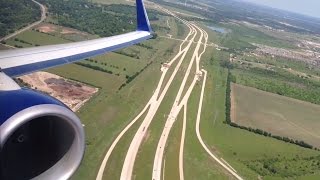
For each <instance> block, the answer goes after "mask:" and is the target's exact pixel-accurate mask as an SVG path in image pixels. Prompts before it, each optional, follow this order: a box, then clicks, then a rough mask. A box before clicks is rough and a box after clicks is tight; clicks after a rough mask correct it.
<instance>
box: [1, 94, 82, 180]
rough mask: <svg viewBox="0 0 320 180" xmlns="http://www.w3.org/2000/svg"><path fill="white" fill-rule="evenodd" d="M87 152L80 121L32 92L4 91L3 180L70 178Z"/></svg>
mask: <svg viewBox="0 0 320 180" xmlns="http://www.w3.org/2000/svg"><path fill="white" fill-rule="evenodd" d="M84 149H85V137H84V130H83V127H82V124H81V122H80V120H79V118H78V117H77V116H76V115H75V114H74V113H73V112H72V111H71V110H70V109H69V108H67V107H66V106H65V105H64V104H63V103H61V102H60V101H58V100H56V99H54V98H52V97H50V96H47V95H45V94H42V93H39V92H36V91H33V90H30V89H19V90H14V91H0V179H1V180H6V179H10V180H14V179H19V180H23V179H46V180H47V179H48V180H51V179H52V180H58V179H68V178H69V177H70V176H71V175H72V174H73V173H74V172H75V171H76V169H77V168H78V166H79V165H80V162H81V160H82V157H83V154H84Z"/></svg>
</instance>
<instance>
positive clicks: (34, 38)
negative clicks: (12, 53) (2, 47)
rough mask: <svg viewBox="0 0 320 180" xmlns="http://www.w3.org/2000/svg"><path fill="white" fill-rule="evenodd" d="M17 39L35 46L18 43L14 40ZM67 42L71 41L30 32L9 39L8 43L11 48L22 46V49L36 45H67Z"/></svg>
mask: <svg viewBox="0 0 320 180" xmlns="http://www.w3.org/2000/svg"><path fill="white" fill-rule="evenodd" d="M15 38H18V39H21V40H24V41H26V42H28V43H31V44H33V45H29V44H26V43H21V42H17V41H15V40H14V39H15ZM67 42H70V41H68V40H65V39H62V38H59V37H55V36H51V35H48V34H44V33H40V32H37V31H32V30H28V31H25V32H23V33H21V34H19V35H17V36H15V37H14V38H11V39H9V40H8V41H7V44H8V45H11V46H14V45H21V46H22V47H32V46H35V45H50V44H60V43H67Z"/></svg>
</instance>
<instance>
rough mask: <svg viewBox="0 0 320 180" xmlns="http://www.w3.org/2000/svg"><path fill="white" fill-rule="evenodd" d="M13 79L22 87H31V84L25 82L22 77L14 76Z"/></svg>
mask: <svg viewBox="0 0 320 180" xmlns="http://www.w3.org/2000/svg"><path fill="white" fill-rule="evenodd" d="M13 80H14V81H15V82H16V83H17V84H19V86H21V87H28V88H31V85H30V84H29V83H27V82H24V81H23V80H22V79H21V78H13Z"/></svg>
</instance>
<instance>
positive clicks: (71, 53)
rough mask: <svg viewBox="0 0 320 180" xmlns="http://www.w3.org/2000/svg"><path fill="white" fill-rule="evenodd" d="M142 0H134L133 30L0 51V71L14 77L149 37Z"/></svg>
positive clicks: (111, 49)
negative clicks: (93, 37)
mask: <svg viewBox="0 0 320 180" xmlns="http://www.w3.org/2000/svg"><path fill="white" fill-rule="evenodd" d="M142 1H143V0H136V6H137V29H136V31H134V32H130V33H126V34H121V35H116V36H112V37H106V38H100V39H95V40H88V41H82V42H74V43H67V44H58V45H49V46H41V47H32V48H23V49H14V50H5V51H0V68H1V69H0V70H2V71H3V72H4V73H5V74H6V75H8V76H11V77H16V76H20V75H24V74H28V73H32V72H35V71H39V70H43V69H47V68H51V67H55V66H60V65H63V64H68V63H72V62H75V61H79V60H82V59H85V58H89V57H93V56H97V55H100V54H105V53H107V52H110V51H114V50H118V49H122V48H125V47H128V46H131V45H133V44H136V43H139V42H142V41H144V40H146V39H149V38H151V37H152V30H151V27H150V22H149V19H148V16H147V13H146V10H145V7H144V4H143V2H142Z"/></svg>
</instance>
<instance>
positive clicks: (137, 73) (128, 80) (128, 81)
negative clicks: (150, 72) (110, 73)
mask: <svg viewBox="0 0 320 180" xmlns="http://www.w3.org/2000/svg"><path fill="white" fill-rule="evenodd" d="M152 63H153V61H151V62H149V63H148V64H147V65H146V66H145V67H143V68H142V69H141V70H140V71H139V72H136V73H135V74H134V75H132V76H129V75H126V79H127V80H126V82H125V83H123V84H121V86H120V87H119V89H118V90H121V89H122V88H124V87H125V86H126V85H127V84H129V83H130V82H131V81H133V80H134V79H135V78H136V77H137V76H138V75H139V74H141V73H142V72H143V71H144V70H145V69H147V67H148V66H150V65H151V64H152Z"/></svg>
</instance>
